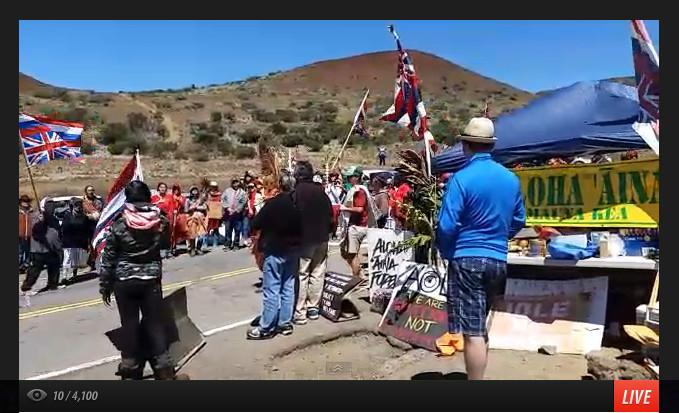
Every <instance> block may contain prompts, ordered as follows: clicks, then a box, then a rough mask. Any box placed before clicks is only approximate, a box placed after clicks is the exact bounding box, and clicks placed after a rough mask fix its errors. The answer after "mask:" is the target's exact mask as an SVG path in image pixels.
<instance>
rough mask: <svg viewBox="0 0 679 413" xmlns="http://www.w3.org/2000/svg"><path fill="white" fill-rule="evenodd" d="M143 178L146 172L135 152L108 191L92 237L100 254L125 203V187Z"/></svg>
mask: <svg viewBox="0 0 679 413" xmlns="http://www.w3.org/2000/svg"><path fill="white" fill-rule="evenodd" d="M143 180H144V174H143V172H142V169H141V161H140V160H139V154H135V155H134V156H133V157H132V159H130V161H129V162H128V163H127V164H126V165H125V167H124V168H123V170H122V172H120V175H119V176H118V179H116V181H115V182H114V183H113V186H112V187H111V189H110V190H109V191H108V195H106V202H105V205H104V210H103V211H101V216H100V217H99V221H98V222H97V227H96V229H95V230H94V237H93V238H92V247H93V248H94V250H95V251H96V253H97V255H98V256H99V255H100V253H101V251H102V250H103V249H104V245H106V235H107V233H108V231H107V230H108V228H109V226H110V225H111V223H112V222H113V220H114V219H115V218H116V217H117V216H118V213H119V212H120V211H121V210H122V209H123V206H124V205H125V201H126V199H125V187H126V186H127V184H129V183H130V182H132V181H143Z"/></svg>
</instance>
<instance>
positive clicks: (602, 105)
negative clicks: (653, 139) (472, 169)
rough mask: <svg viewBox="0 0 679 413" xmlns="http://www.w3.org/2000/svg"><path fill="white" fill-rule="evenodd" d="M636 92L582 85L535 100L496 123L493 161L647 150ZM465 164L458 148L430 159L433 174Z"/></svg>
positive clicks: (608, 85) (618, 86) (615, 85)
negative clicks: (639, 128)
mask: <svg viewBox="0 0 679 413" xmlns="http://www.w3.org/2000/svg"><path fill="white" fill-rule="evenodd" d="M638 118H639V98H638V97H637V90H636V89H635V88H633V87H630V86H625V85H622V84H620V83H616V82H611V81H594V82H579V83H576V84H574V85H571V86H568V87H565V88H562V89H558V90H555V91H553V92H551V93H549V94H547V95H545V96H543V97H540V98H538V99H535V100H534V101H532V102H531V103H530V104H528V105H527V106H526V107H524V108H521V109H517V110H514V111H512V112H510V113H508V114H506V115H504V116H500V117H499V118H498V119H497V120H496V121H495V136H496V137H497V139H498V140H497V143H496V145H495V149H494V151H493V158H494V159H495V160H497V161H498V162H500V163H503V164H505V165H507V164H513V163H516V162H523V161H528V160H534V159H544V160H547V159H549V158H555V157H571V156H581V155H589V154H594V153H602V152H619V151H625V150H629V149H648V145H647V144H646V143H645V142H644V140H643V139H642V138H641V137H640V136H639V134H637V132H636V131H635V130H634V129H633V127H632V125H633V124H634V122H635V121H636V120H637V119H638ZM464 163H465V157H464V155H463V153H462V146H461V145H460V144H457V145H455V146H452V147H450V148H448V149H447V150H445V151H443V152H442V153H440V154H439V155H437V156H435V157H434V158H433V159H432V172H433V173H444V172H455V171H456V170H458V169H459V168H461V167H462V166H463V165H464Z"/></svg>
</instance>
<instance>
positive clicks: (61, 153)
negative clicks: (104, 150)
mask: <svg viewBox="0 0 679 413" xmlns="http://www.w3.org/2000/svg"><path fill="white" fill-rule="evenodd" d="M82 132H83V125H82V124H81V123H75V122H62V121H58V120H54V119H50V118H47V117H44V116H35V115H27V114H24V113H19V134H20V135H21V144H22V147H23V150H24V153H25V154H26V159H27V160H28V165H29V166H34V165H39V164H42V163H45V162H48V161H51V160H52V159H82V154H81V153H80V146H81V135H82Z"/></svg>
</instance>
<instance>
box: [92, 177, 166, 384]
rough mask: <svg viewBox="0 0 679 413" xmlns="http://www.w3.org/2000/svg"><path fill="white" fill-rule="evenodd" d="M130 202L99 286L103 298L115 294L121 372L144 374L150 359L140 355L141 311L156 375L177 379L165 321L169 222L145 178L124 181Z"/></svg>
mask: <svg viewBox="0 0 679 413" xmlns="http://www.w3.org/2000/svg"><path fill="white" fill-rule="evenodd" d="M125 197H126V199H127V203H126V204H125V206H124V209H123V212H122V213H121V214H120V215H119V216H118V217H117V218H116V219H115V221H113V223H112V224H111V226H110V228H109V229H108V231H109V232H108V234H107V236H106V245H105V247H104V250H103V252H102V259H101V272H100V274H99V285H100V289H99V292H100V293H101V295H102V299H103V301H104V304H106V305H107V306H110V305H111V294H114V295H115V298H116V303H117V306H118V313H119V314H120V324H121V325H122V329H123V336H124V341H125V343H124V345H123V346H122V347H123V348H122V352H121V353H122V354H121V356H122V361H121V363H120V364H119V366H118V372H119V374H120V376H121V377H122V378H123V379H124V380H140V379H141V378H142V376H143V371H144V364H146V360H144V358H143V357H142V356H141V355H140V353H141V349H140V333H141V331H140V321H139V312H140V311H141V314H142V317H143V319H144V323H143V326H144V329H145V331H144V333H145V334H144V335H145V336H146V337H147V338H148V343H147V345H148V346H149V348H148V349H147V350H149V353H150V354H151V359H150V362H151V367H152V369H153V373H154V376H155V378H156V380H174V379H177V376H176V375H175V369H174V368H175V365H174V361H173V360H172V357H171V356H170V353H169V351H168V347H169V345H168V340H167V337H166V334H165V329H164V325H163V305H164V304H163V292H162V285H161V279H162V263H161V258H160V250H161V249H166V248H168V247H169V244H170V225H169V222H168V220H167V218H165V217H164V216H162V215H161V213H160V209H159V208H158V207H157V206H155V205H153V204H152V203H151V191H150V190H149V187H148V186H147V185H146V184H145V183H143V182H141V181H132V182H130V184H129V185H127V187H125Z"/></svg>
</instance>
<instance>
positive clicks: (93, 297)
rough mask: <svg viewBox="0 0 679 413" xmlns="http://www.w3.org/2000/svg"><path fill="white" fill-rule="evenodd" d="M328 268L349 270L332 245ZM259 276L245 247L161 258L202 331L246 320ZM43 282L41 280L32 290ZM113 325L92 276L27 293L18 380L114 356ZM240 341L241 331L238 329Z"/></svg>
mask: <svg viewBox="0 0 679 413" xmlns="http://www.w3.org/2000/svg"><path fill="white" fill-rule="evenodd" d="M330 267H331V268H333V269H336V270H348V268H345V267H346V264H343V263H342V262H341V260H340V259H339V257H338V256H337V254H336V249H334V248H333V249H331V258H330ZM259 275H260V273H259V270H257V268H256V266H255V262H254V259H253V257H252V255H250V252H249V251H247V250H241V251H237V252H224V251H222V250H221V249H215V250H213V252H210V253H208V254H206V255H204V256H201V257H189V256H186V255H183V256H180V257H177V258H174V259H171V260H168V261H166V262H165V264H164V289H165V291H166V293H168V292H170V291H172V290H175V289H177V288H180V287H183V286H186V287H187V293H188V305H189V315H190V317H191V319H192V320H193V321H194V322H195V323H196V325H197V326H198V327H199V328H200V329H201V330H202V331H203V332H207V331H210V330H214V329H218V328H220V327H224V326H229V325H233V324H235V323H239V322H247V321H248V320H251V319H252V318H253V317H255V316H256V315H257V314H258V313H259V311H260V306H261V301H260V300H261V299H260V295H259V293H258V291H257V288H256V286H255V284H256V283H257V282H258V280H259ZM43 277H44V274H43ZM44 283H45V280H44V279H41V280H40V281H39V282H38V284H37V285H36V288H40V287H41V286H42V285H44ZM118 325H119V318H118V313H117V311H116V309H115V305H114V307H113V308H107V307H105V306H104V305H103V304H102V303H101V299H100V298H99V294H98V283H97V280H95V279H93V280H89V281H83V282H81V283H78V284H76V285H72V286H69V287H67V288H65V289H63V290H59V291H54V292H48V293H44V294H39V295H37V296H34V297H31V306H30V307H28V308H23V309H20V312H19V360H20V362H19V378H20V379H27V378H34V377H36V376H40V375H44V374H49V373H53V372H58V371H62V370H65V369H69V368H71V367H74V366H79V365H82V364H85V363H89V362H92V361H97V360H102V359H104V358H107V357H111V356H115V355H117V354H118V353H117V351H116V349H115V348H114V347H113V345H112V344H110V342H109V341H108V339H107V338H106V337H105V336H104V334H103V333H104V332H105V331H108V330H111V329H113V328H115V327H117V326H118ZM229 332H230V331H229V330H225V331H224V332H223V333H219V334H229ZM241 339H242V340H244V337H242V331H238V340H241Z"/></svg>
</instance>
